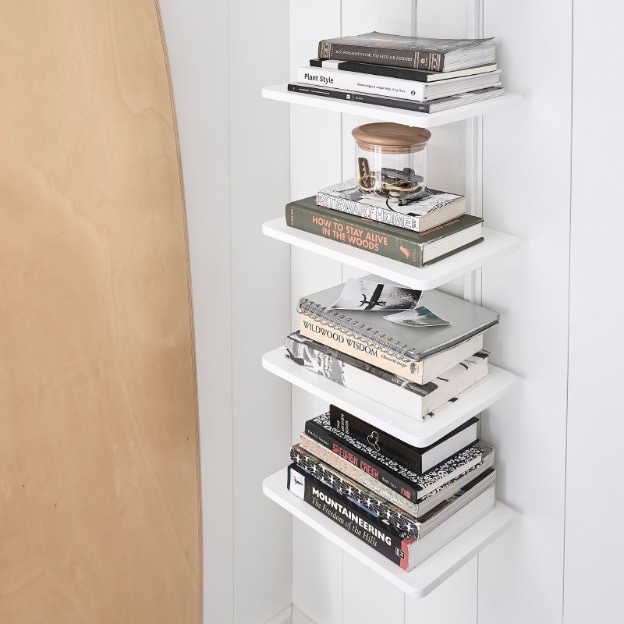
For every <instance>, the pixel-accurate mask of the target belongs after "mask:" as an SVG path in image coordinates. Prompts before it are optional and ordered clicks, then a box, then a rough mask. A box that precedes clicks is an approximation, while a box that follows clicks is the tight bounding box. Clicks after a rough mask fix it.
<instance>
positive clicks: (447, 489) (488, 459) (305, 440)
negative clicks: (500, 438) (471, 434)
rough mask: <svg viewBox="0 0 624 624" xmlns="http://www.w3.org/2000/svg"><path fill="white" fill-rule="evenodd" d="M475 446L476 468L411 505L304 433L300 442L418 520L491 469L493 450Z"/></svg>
mask: <svg viewBox="0 0 624 624" xmlns="http://www.w3.org/2000/svg"><path fill="white" fill-rule="evenodd" d="M478 445H479V447H480V448H481V457H482V459H481V461H480V462H479V463H478V464H477V465H476V466H473V467H472V468H469V469H468V470H465V471H463V472H461V473H460V474H459V475H457V476H456V477H455V478H453V479H452V480H451V481H449V482H448V483H445V484H444V485H441V486H440V487H439V488H437V489H435V490H433V491H432V492H430V493H429V494H427V495H426V496H424V497H423V498H422V500H420V501H410V500H408V499H407V498H405V497H404V496H402V495H401V494H400V493H399V492H397V491H396V490H393V489H391V488H389V487H387V486H386V485H384V484H383V483H382V482H381V481H379V480H377V479H376V478H375V477H374V476H372V475H370V474H369V473H368V472H365V471H364V470H362V469H361V468H359V467H358V466H357V465H355V464H353V463H352V462H350V461H349V460H347V459H345V458H344V457H342V456H340V455H338V454H337V453H334V452H333V451H332V450H331V449H328V448H327V447H326V446H323V445H322V444H321V443H319V442H317V441H316V440H314V439H313V438H311V437H310V436H308V435H306V434H305V433H302V434H301V438H300V446H301V448H302V449H305V450H306V451H308V452H309V453H311V454H312V455H314V456H315V457H318V458H319V459H320V460H321V461H323V462H324V463H325V464H328V465H329V466H331V467H333V468H335V469H336V470H338V471H339V472H340V473H341V474H343V475H345V476H348V477H350V478H351V479H353V480H354V481H356V482H357V483H360V484H361V485H364V486H365V487H367V488H368V489H369V490H372V491H373V492H375V493H376V494H378V495H379V496H380V497H382V498H384V499H385V500H387V501H389V502H391V503H393V504H394V505H396V506H397V507H399V508H400V509H403V510H404V511H406V512H407V513H408V514H410V515H412V516H414V517H416V518H419V517H421V516H422V515H424V514H425V513H427V512H428V511H430V510H431V509H433V508H434V507H435V506H436V505H438V504H439V503H440V502H442V501H443V500H445V499H447V498H449V497H450V496H452V494H453V493H454V492H457V491H458V490H459V489H460V488H461V487H463V486H464V485H466V484H467V483H468V482H469V481H471V480H472V479H474V478H475V477H477V476H478V475H479V474H481V473H483V472H484V471H485V470H487V469H488V468H491V467H492V466H494V459H495V456H496V454H495V451H494V449H493V448H492V447H491V446H488V445H486V444H484V443H483V442H479V443H478Z"/></svg>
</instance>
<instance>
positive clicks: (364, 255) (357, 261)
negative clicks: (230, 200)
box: [262, 217, 520, 290]
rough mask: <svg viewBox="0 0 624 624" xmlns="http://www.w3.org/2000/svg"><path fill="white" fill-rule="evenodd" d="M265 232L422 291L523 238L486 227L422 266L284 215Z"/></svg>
mask: <svg viewBox="0 0 624 624" xmlns="http://www.w3.org/2000/svg"><path fill="white" fill-rule="evenodd" d="M262 232H263V233H264V234H266V235H267V236H270V237H271V238H275V239H277V240H280V241H283V242H285V243H288V244H290V245H293V246H295V247H300V248H301V249H307V250H308V251H312V252H314V253H317V254H320V255H322V256H325V257H327V258H331V259H332V260H337V261H338V262H343V263H344V264H348V265H350V266H353V267H356V268H358V269H362V270H364V271H366V272H367V273H374V274H375V275H378V276H379V277H384V278H386V279H389V280H392V281H394V282H399V283H401V284H403V285H404V286H408V287H410V288H415V289H418V290H430V289H432V288H437V287H438V286H441V285H442V284H446V283H447V282H449V281H451V280H452V279H455V278H456V277H460V276H461V275H464V274H466V273H468V272H469V271H472V270H474V269H478V268H479V267H481V266H483V265H484V264H487V263H488V262H492V261H493V260H496V259H497V258H500V257H501V256H505V255H507V254H509V253H511V252H512V251H515V250H516V249H518V247H519V246H520V240H519V239H518V238H516V237H515V236H511V235H509V234H503V233H502V232H497V231H496V230H490V229H488V228H483V237H484V240H483V242H481V243H478V244H477V245H475V246H474V247H469V248H468V249H464V250H463V251H460V252H458V253H456V254H454V255H452V256H449V257H448V258H444V259H443V260H440V261H438V262H435V263H434V264H432V265H430V266H428V267H425V268H422V269H418V268H416V267H412V266H410V265H408V264H405V263H403V262H398V261H397V260H391V259H390V258H384V257H383V256H379V255H377V254H375V253H373V252H371V251H366V250H364V249H358V248H356V247H351V246H349V245H346V244H345V243H341V242H338V241H335V240H330V239H327V238H323V237H322V236H318V235H317V234H311V233H310V232H304V231H303V230H298V229H296V228H292V227H289V226H288V225H286V220H285V219H284V218H283V217H281V218H278V219H273V220H272V221H267V222H266V223H263V224H262Z"/></svg>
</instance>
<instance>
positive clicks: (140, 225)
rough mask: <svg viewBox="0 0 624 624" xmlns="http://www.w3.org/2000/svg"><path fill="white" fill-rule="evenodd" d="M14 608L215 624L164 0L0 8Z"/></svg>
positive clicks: (0, 299)
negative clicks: (159, 1) (207, 588)
mask: <svg viewBox="0 0 624 624" xmlns="http://www.w3.org/2000/svg"><path fill="white" fill-rule="evenodd" d="M0 56H1V58H2V63H1V64H0V324H1V325H0V327H1V330H0V621H1V622H3V623H4V622H6V623H7V624H11V623H19V624H30V623H39V622H46V623H50V624H57V623H58V624H73V623H74V622H75V623H78V622H80V623H81V624H85V623H91V622H111V623H112V622H115V623H116V624H124V623H133V624H135V623H139V622H149V623H150V624H158V623H163V624H164V623H168V624H169V623H171V622H176V624H177V623H187V622H188V623H199V622H200V617H201V591H200V588H201V553H200V545H201V540H200V505H199V475H198V463H199V462H198V436H197V398H196V387H195V367H194V355H193V332H192V313H191V303H190V295H189V293H190V288H189V269H188V260H187V258H188V253H187V242H186V224H185V216H184V201H183V192H182V185H181V175H180V163H179V158H178V149H177V136H176V130H175V115H174V110H173V105H172V98H171V88H170V81H169V75H168V68H167V60H166V52H165V48H164V43H163V40H162V36H161V28H160V20H159V15H158V8H157V5H156V4H155V2H154V0H110V1H106V0H92V1H91V2H81V1H79V0H57V1H56V2H53V3H51V2H41V1H37V2H32V3H27V4H24V3H23V2H19V1H18V0H4V1H3V2H2V19H1V20H0Z"/></svg>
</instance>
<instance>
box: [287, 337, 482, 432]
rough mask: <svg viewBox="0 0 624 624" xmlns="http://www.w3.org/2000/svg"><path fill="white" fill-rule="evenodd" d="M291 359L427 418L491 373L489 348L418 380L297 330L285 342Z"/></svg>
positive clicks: (365, 394) (327, 377) (406, 412)
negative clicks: (430, 377) (426, 380)
mask: <svg viewBox="0 0 624 624" xmlns="http://www.w3.org/2000/svg"><path fill="white" fill-rule="evenodd" d="M284 349H285V354H286V357H287V358H288V359H290V360H291V361H293V362H295V363H296V364H298V365H300V366H303V367H304V368H306V369H307V370H309V371H311V372H313V373H316V374H318V375H321V376H323V377H325V378H326V379H329V380H331V381H333V382H334V383H337V384H340V385H341V386H343V387H345V388H348V389H349V390H353V391H354V392H357V393H358V394H361V395H363V396H366V397H368V398H369V399H372V400H374V401H377V400H378V399H379V397H380V396H383V397H384V404H385V405H387V406H388V407H389V408H391V409H394V410H396V411H397V412H400V413H401V414H405V415H406V416H409V417H410V418H416V419H417V420H419V421H425V420H427V419H428V418H431V416H433V415H434V414H437V413H439V412H441V411H442V410H443V409H444V408H446V407H449V406H450V405H452V404H453V403H454V402H455V401H456V400H457V398H458V397H459V396H460V395H461V394H462V393H463V392H465V391H466V390H468V389H472V388H473V387H474V386H475V385H476V384H477V383H478V382H481V381H483V380H484V379H486V378H487V377H488V356H489V354H488V352H487V351H484V350H481V351H478V352H477V353H475V354H474V355H473V356H471V357H469V358H466V359H465V360H463V361H462V362H461V363H460V364H457V365H455V366H453V367H452V368H450V369H449V370H448V371H446V372H445V373H444V374H441V375H438V377H436V378H435V379H434V380H433V381H431V382H429V383H426V384H417V383H415V382H412V381H409V380H407V379H405V378H403V377H399V376H398V375H394V374H393V373H390V372H388V371H385V370H383V369H382V368H379V367H378V366H374V365H373V364H369V363H367V362H364V361H363V360H359V359H357V358H355V357H352V356H350V355H348V354H346V353H341V352H340V351H338V350H337V349H333V348H332V347H328V346H326V345H324V344H322V343H320V342H316V341H315V340H312V339H311V338H307V337H306V336H302V335H301V332H299V331H296V332H293V333H291V334H290V335H289V336H287V337H286V340H285V343H284Z"/></svg>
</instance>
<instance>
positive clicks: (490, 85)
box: [288, 32, 504, 113]
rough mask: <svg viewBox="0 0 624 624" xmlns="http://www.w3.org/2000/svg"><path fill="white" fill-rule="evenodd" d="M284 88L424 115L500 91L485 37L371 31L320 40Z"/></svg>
mask: <svg viewBox="0 0 624 624" xmlns="http://www.w3.org/2000/svg"><path fill="white" fill-rule="evenodd" d="M317 54H318V57H317V58H313V59H311V60H310V64H309V66H306V67H300V68H299V69H298V71H297V80H296V81H295V82H291V83H289V84H288V90H289V91H292V92H295V93H304V94H310V95H315V96H320V97H329V98H336V99H341V100H346V101H351V102H361V103H365V104H374V105H378V106H388V107H391V108H399V109H405V110H411V111H418V112H423V113H434V112H439V111H443V110H448V109H451V108H455V107H457V106H464V105H466V104H471V103H474V102H480V101H484V100H488V99H492V98H495V97H499V96H501V95H503V94H504V89H503V87H502V83H501V71H500V70H499V69H498V67H497V65H496V47H495V43H494V40H493V39H492V38H488V39H435V38H428V37H407V36H402V35H394V34H386V33H378V32H370V33H364V34H360V35H354V36H348V37H336V38H333V39H323V40H321V41H319V44H318V53H317Z"/></svg>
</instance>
